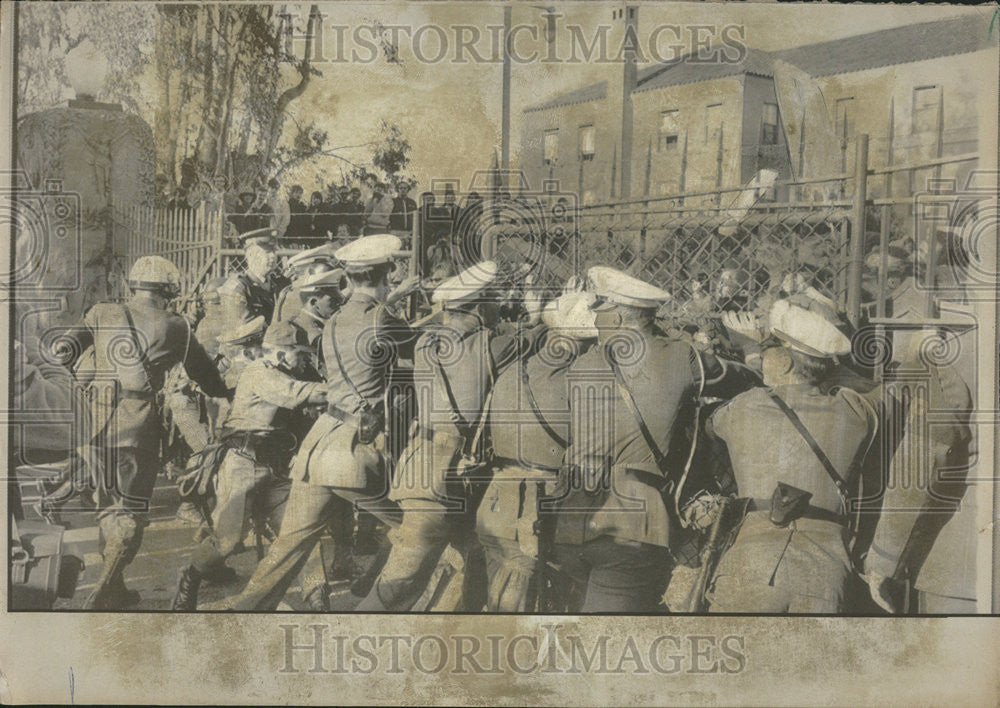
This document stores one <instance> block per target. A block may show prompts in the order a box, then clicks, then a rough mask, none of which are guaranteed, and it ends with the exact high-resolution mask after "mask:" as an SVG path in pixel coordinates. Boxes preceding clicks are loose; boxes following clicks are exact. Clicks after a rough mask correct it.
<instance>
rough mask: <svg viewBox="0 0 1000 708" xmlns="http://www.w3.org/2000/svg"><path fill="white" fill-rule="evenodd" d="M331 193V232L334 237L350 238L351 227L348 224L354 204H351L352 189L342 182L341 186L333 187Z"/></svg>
mask: <svg viewBox="0 0 1000 708" xmlns="http://www.w3.org/2000/svg"><path fill="white" fill-rule="evenodd" d="M330 190H331V191H330V194H331V195H332V201H331V204H332V206H331V208H330V211H331V213H332V216H331V220H330V224H331V229H330V234H331V237H332V238H334V239H344V238H348V236H349V232H350V228H349V226H348V223H347V222H348V220H349V219H350V216H351V211H352V209H353V206H352V205H351V189H350V187H348V186H347V185H346V184H342V185H340V186H339V187H336V188H334V187H331V188H330Z"/></svg>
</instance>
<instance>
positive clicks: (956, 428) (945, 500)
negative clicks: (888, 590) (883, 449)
mask: <svg viewBox="0 0 1000 708" xmlns="http://www.w3.org/2000/svg"><path fill="white" fill-rule="evenodd" d="M965 344H966V343H965V342H963V345H965ZM961 350H962V351H963V353H965V354H967V355H971V356H975V347H974V346H973V345H972V344H971V343H969V344H967V345H965V346H963V347H961ZM962 363H963V362H962V361H961V360H959V361H957V362H956V363H955V364H948V365H942V366H938V365H933V364H928V363H925V362H921V361H912V360H911V361H908V362H906V363H905V364H904V366H905V368H906V369H907V372H908V373H907V374H906V377H907V378H910V377H912V378H913V382H912V383H911V384H910V388H911V390H913V391H914V393H917V392H920V393H922V394H923V395H922V396H920V397H919V398H917V397H916V396H915V397H914V398H913V399H911V400H910V402H909V408H908V410H907V414H906V422H905V427H904V428H903V431H904V432H903V440H902V441H901V443H900V444H899V446H898V447H897V448H896V451H895V454H894V455H893V457H892V460H891V462H890V464H889V474H888V480H887V481H888V484H887V485H886V487H885V489H884V495H883V498H882V514H881V516H880V517H879V522H878V526H877V527H876V531H875V536H874V538H873V540H872V544H871V546H870V548H869V550H868V556H867V559H866V567H867V569H868V570H870V571H874V572H876V573H878V574H879V575H883V576H885V577H895V578H897V579H900V580H907V581H909V582H911V583H912V584H913V586H914V587H915V588H916V589H917V590H921V591H924V592H929V593H933V594H936V595H945V596H948V597H955V598H964V599H970V600H971V599H975V597H976V592H975V589H976V572H975V570H976V552H977V539H978V538H979V537H980V533H979V528H978V523H977V520H976V504H975V502H976V490H975V488H970V485H969V483H968V481H967V478H968V476H969V474H970V466H971V464H972V462H971V461H972V460H974V459H975V444H976V440H975V438H974V435H973V428H972V426H971V425H970V422H969V415H970V413H971V411H972V409H973V400H972V394H971V393H970V389H969V385H968V383H967V382H966V380H965V378H964V377H963V373H964V372H968V371H974V370H975V369H974V368H973V367H972V366H968V367H965V366H962ZM910 372H912V373H910Z"/></svg>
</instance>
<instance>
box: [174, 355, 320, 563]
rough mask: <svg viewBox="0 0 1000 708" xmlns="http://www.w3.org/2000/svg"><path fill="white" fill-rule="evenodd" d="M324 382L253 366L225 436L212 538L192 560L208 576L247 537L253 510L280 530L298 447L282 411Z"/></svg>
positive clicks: (242, 379)
mask: <svg viewBox="0 0 1000 708" xmlns="http://www.w3.org/2000/svg"><path fill="white" fill-rule="evenodd" d="M321 386H322V384H320V383H316V382H307V381H300V380H298V379H296V378H294V377H292V376H291V375H289V374H287V373H285V372H283V371H281V370H279V369H277V368H275V367H273V366H271V365H270V364H269V363H267V362H265V361H255V362H252V363H250V364H249V365H248V366H247V367H246V369H245V370H244V371H243V374H242V375H241V376H240V381H239V384H238V385H237V387H236V395H235V396H234V398H233V406H232V410H231V412H230V414H229V418H228V419H227V420H226V423H225V427H224V432H223V438H224V440H225V441H226V444H227V445H228V446H229V448H230V449H229V451H228V452H227V453H226V456H225V459H224V460H223V462H222V466H221V468H220V469H219V477H218V482H217V484H216V498H217V501H216V505H215V509H214V510H213V512H212V534H211V535H209V536H208V537H207V538H206V539H205V540H203V541H202V542H201V543H200V544H199V546H198V547H197V549H196V550H195V552H194V554H193V558H192V562H193V564H194V565H195V567H196V568H197V569H198V570H199V571H201V572H202V573H204V571H205V570H207V569H208V568H210V567H211V566H213V565H217V564H220V563H222V562H223V561H224V560H225V558H226V557H228V556H229V555H230V554H231V553H232V552H233V550H234V549H235V548H236V547H237V545H238V544H239V543H240V542H241V541H242V540H243V538H244V537H245V536H246V533H247V531H248V530H249V523H250V520H251V515H252V514H251V512H252V510H253V509H254V508H255V507H256V510H257V513H256V514H255V516H256V517H257V518H259V519H262V520H266V521H267V522H269V523H270V524H271V527H272V528H273V529H274V531H275V532H276V531H277V529H278V528H279V526H280V521H281V514H282V512H283V509H284V503H285V501H286V500H287V499H288V489H289V482H288V479H287V477H286V476H285V470H286V469H287V464H288V459H289V458H290V457H291V455H292V454H293V453H294V451H295V449H296V448H297V447H298V443H297V441H296V440H295V438H294V435H292V434H291V433H290V432H289V431H288V430H287V429H286V428H285V427H284V425H283V422H284V421H283V420H282V413H283V412H285V411H292V410H294V409H297V408H301V407H302V406H304V405H305V403H306V402H307V401H308V400H309V397H310V396H311V395H313V393H314V392H315V391H316V390H318V389H319V388H320V387H321Z"/></svg>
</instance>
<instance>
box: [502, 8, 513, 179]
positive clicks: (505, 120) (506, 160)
mask: <svg viewBox="0 0 1000 708" xmlns="http://www.w3.org/2000/svg"><path fill="white" fill-rule="evenodd" d="M510 15H511V6H510V5H504V8H503V105H502V108H501V111H502V113H503V115H502V116H501V117H500V175H501V176H500V179H501V180H502V181H503V184H504V185H505V186H506V185H507V177H508V175H507V173H508V171H509V170H510V23H511V20H510Z"/></svg>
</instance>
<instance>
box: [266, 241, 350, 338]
mask: <svg viewBox="0 0 1000 708" xmlns="http://www.w3.org/2000/svg"><path fill="white" fill-rule="evenodd" d="M334 250H335V248H334V246H333V244H331V243H327V244H323V245H322V246H318V247H317V248H310V249H309V250H307V251H302V252H300V253H296V254H295V255H294V256H290V257H289V258H288V260H287V261H286V263H285V266H286V268H285V272H286V273H287V274H288V276H289V278H290V280H291V282H290V283H289V284H288V287H286V288H284V289H283V290H282V291H281V292H279V293H278V297H277V300H276V301H275V306H274V321H275V322H288V321H290V320H291V319H292V318H293V317H295V313H296V312H298V311H299V308H300V307H301V306H302V301H301V298H300V297H299V284H300V283H301V282H302V281H303V279H304V278H308V277H310V276H313V275H316V274H318V273H327V272H329V271H331V270H334V269H335V268H336V267H337V265H338V263H337V257H336V256H334V255H333V253H334Z"/></svg>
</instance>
